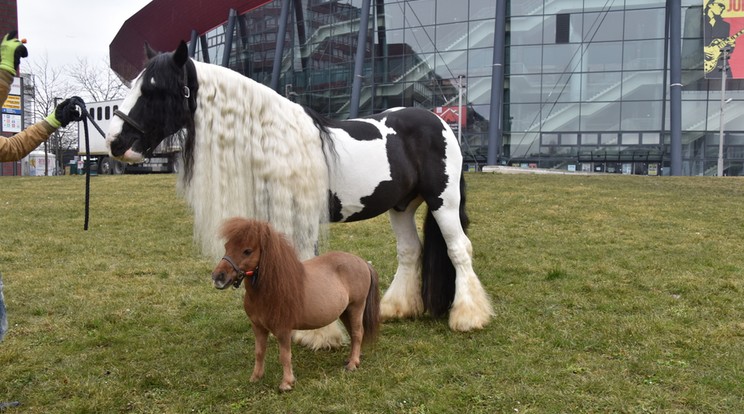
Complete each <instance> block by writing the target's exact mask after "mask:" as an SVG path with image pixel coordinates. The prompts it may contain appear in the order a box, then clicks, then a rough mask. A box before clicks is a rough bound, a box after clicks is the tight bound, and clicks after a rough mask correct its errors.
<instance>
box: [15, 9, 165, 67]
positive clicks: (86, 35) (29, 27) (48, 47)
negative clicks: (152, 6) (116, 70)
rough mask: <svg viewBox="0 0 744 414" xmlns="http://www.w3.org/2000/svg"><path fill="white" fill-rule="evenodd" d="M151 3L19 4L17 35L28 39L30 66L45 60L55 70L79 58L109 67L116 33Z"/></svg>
mask: <svg viewBox="0 0 744 414" xmlns="http://www.w3.org/2000/svg"><path fill="white" fill-rule="evenodd" d="M150 1H151V0H18V3H17V4H18V35H19V37H20V38H26V39H27V43H26V47H27V48H28V53H29V57H28V59H29V61H30V62H31V61H33V59H34V57H37V59H38V58H43V57H44V56H46V59H47V63H48V65H49V66H50V67H55V68H63V67H65V66H67V67H74V66H75V65H76V64H77V61H78V59H81V58H82V59H87V60H88V63H89V65H96V64H98V63H99V62H101V61H105V62H107V63H108V54H109V53H108V52H109V44H110V43H111V41H112V40H113V39H114V36H116V33H117V32H118V31H119V29H120V28H121V26H122V25H123V24H124V22H125V21H126V20H127V19H128V18H130V17H131V16H132V15H133V14H135V13H137V12H138V11H139V10H141V9H142V8H143V7H144V6H145V5H147V4H148V3H150ZM24 61H25V59H23V60H21V71H22V72H23V71H24V68H23V62H24ZM35 62H36V63H38V61H35Z"/></svg>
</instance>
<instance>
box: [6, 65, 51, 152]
mask: <svg viewBox="0 0 744 414" xmlns="http://www.w3.org/2000/svg"><path fill="white" fill-rule="evenodd" d="M12 82H13V76H12V75H11V74H10V73H8V72H6V71H4V70H0V106H2V105H3V104H4V103H5V100H6V99H8V93H9V92H10V84H11V83H12ZM54 131H56V128H54V127H52V126H51V125H49V123H48V122H46V121H39V122H37V123H35V124H33V125H31V126H30V127H28V128H26V129H25V130H23V131H21V132H19V133H17V134H15V135H13V136H12V137H10V138H5V137H0V162H7V161H18V160H20V159H21V158H23V157H25V156H26V155H28V153H30V152H31V151H33V150H34V149H35V148H36V147H38V146H39V145H40V144H41V143H42V142H44V141H46V140H47V139H48V138H49V136H50V135H52V132H54Z"/></svg>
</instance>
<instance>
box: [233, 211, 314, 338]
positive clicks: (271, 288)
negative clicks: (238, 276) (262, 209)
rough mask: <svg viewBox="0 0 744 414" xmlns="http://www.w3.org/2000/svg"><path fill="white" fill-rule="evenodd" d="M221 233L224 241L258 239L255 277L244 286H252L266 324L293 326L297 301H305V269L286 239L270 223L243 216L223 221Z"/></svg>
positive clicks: (253, 295)
mask: <svg viewBox="0 0 744 414" xmlns="http://www.w3.org/2000/svg"><path fill="white" fill-rule="evenodd" d="M221 235H222V237H224V238H225V239H226V240H234V239H236V238H237V239H238V240H256V239H257V240H258V241H259V245H260V247H261V257H260V260H259V263H258V276H257V279H256V283H255V285H254V286H251V287H246V289H253V292H252V295H251V300H252V301H253V303H254V304H255V305H256V307H257V308H260V309H262V310H264V313H262V315H261V319H262V320H263V321H264V323H265V324H266V326H267V327H287V326H290V327H291V326H295V324H296V322H297V320H298V318H299V315H298V314H297V312H298V309H300V307H299V306H298V304H300V303H302V301H303V300H304V294H305V288H304V286H305V268H304V267H303V265H302V262H300V260H299V259H298V258H297V253H296V252H295V250H294V248H293V247H292V245H291V244H290V243H289V241H288V240H287V239H286V238H285V237H284V235H282V234H281V233H279V232H277V231H276V230H274V229H273V228H272V227H271V225H270V224H269V223H267V222H264V221H259V220H251V219H244V218H233V219H230V220H228V221H226V222H225V224H224V225H223V226H222V228H221ZM246 283H247V282H246ZM246 294H248V293H247V292H246Z"/></svg>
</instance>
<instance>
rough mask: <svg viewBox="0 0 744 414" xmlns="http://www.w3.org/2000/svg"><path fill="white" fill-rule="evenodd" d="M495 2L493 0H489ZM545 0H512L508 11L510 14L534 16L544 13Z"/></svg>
mask: <svg viewBox="0 0 744 414" xmlns="http://www.w3.org/2000/svg"><path fill="white" fill-rule="evenodd" d="M487 1H490V2H492V4H494V3H495V2H494V1H493V0H487ZM542 3H543V0H517V1H510V2H509V3H508V4H507V6H508V10H507V11H506V13H507V15H508V16H527V15H530V16H534V15H538V14H542V11H543V4H542Z"/></svg>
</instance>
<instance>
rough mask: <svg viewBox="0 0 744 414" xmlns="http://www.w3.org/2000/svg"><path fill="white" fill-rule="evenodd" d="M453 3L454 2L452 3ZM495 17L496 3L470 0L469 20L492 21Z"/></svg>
mask: <svg viewBox="0 0 744 414" xmlns="http://www.w3.org/2000/svg"><path fill="white" fill-rule="evenodd" d="M453 3H454V2H453ZM494 17H496V2H495V1H493V0H470V19H471V20H477V19H493V18H494Z"/></svg>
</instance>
